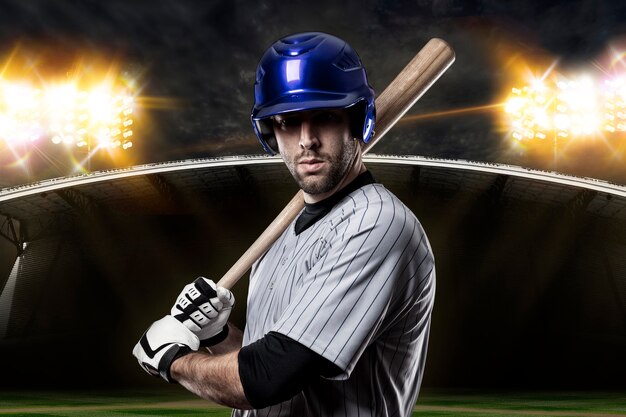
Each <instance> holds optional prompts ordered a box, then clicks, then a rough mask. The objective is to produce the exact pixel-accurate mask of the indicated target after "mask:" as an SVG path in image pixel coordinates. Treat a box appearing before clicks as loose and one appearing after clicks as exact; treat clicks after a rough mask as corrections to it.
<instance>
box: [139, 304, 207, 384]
mask: <svg viewBox="0 0 626 417" xmlns="http://www.w3.org/2000/svg"><path fill="white" fill-rule="evenodd" d="M199 347H200V340H198V336H196V335H195V334H193V332H191V331H189V329H188V328H187V327H185V326H183V325H182V324H181V323H180V321H178V320H176V319H175V318H174V317H172V316H170V315H167V316H165V317H163V318H162V319H160V320H157V321H155V322H154V323H152V326H150V327H149V328H148V330H146V332H145V333H144V334H143V336H141V339H139V342H137V344H136V345H135V348H134V349H133V355H135V357H136V358H137V361H139V365H141V367H142V368H143V369H144V370H145V371H146V372H147V373H149V374H150V375H153V376H156V377H159V376H160V377H162V378H163V379H165V380H166V381H167V382H175V381H174V380H173V379H172V376H171V375H170V367H171V366H172V362H174V360H175V359H178V358H180V357H181V356H184V355H186V354H188V353H191V352H192V351H195V350H198V348H199Z"/></svg>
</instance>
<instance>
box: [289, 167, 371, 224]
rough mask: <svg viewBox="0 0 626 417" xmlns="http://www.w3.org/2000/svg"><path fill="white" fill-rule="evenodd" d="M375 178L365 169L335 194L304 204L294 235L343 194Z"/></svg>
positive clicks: (330, 207)
mask: <svg viewBox="0 0 626 417" xmlns="http://www.w3.org/2000/svg"><path fill="white" fill-rule="evenodd" d="M375 182H376V180H375V179H374V176H373V175H372V174H371V173H370V172H369V171H365V172H363V173H361V174H359V175H358V176H357V177H356V178H355V179H354V180H353V181H352V182H351V183H350V184H348V185H346V186H345V187H343V188H342V189H341V190H339V191H337V192H336V193H335V194H333V195H331V196H330V197H328V198H325V199H324V200H322V201H318V202H317V203H311V204H307V203H305V204H304V210H303V211H302V214H300V216H299V217H298V219H297V220H296V227H295V232H296V235H299V234H300V233H302V232H304V231H305V230H306V229H308V228H309V227H311V226H313V225H314V224H315V223H316V222H317V221H318V220H319V219H321V218H322V217H324V216H325V215H327V214H328V213H329V212H330V210H332V208H333V207H335V205H336V204H337V203H338V202H339V201H341V200H342V199H343V198H344V197H345V196H347V195H348V194H350V193H351V192H353V191H355V190H358V189H359V188H361V187H363V186H364V185H368V184H373V183H375Z"/></svg>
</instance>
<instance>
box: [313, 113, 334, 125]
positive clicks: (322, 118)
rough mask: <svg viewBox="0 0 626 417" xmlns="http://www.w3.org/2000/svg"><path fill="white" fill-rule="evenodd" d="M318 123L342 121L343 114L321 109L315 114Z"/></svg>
mask: <svg viewBox="0 0 626 417" xmlns="http://www.w3.org/2000/svg"><path fill="white" fill-rule="evenodd" d="M314 119H315V122H316V123H320V124H322V123H328V124H332V123H337V122H339V121H341V116H340V115H339V114H337V113H335V112H333V111H321V112H319V113H317V114H316V115H315V118H314Z"/></svg>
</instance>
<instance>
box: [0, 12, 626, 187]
mask: <svg viewBox="0 0 626 417" xmlns="http://www.w3.org/2000/svg"><path fill="white" fill-rule="evenodd" d="M625 22H626V5H624V3H623V2H619V1H607V0H576V1H555V0H547V1H517V2H501V1H496V0H472V1H458V0H398V1H389V0H365V1H342V2H336V1H330V0H321V1H315V2H311V1H297V0H296V1H289V2H284V1H268V0H264V1H255V2H247V1H241V0H239V1H216V0H213V1H203V2H200V1H188V0H187V1H162V0H156V1H123V0H111V1H105V2H99V1H68V0H61V1H53V2H52V1H26V2H25V1H18V0H2V1H0V59H2V58H4V65H3V66H2V68H3V76H4V77H5V78H6V79H15V78H20V77H23V76H32V75H33V74H34V73H37V74H39V75H40V76H41V77H43V78H45V79H62V78H63V77H64V76H65V75H66V74H67V73H68V71H69V70H70V69H71V68H72V65H74V63H75V62H77V61H80V60H82V61H83V62H99V63H100V64H103V63H104V64H108V63H111V62H115V63H117V65H118V68H117V69H118V70H119V72H120V74H121V75H122V76H123V77H127V78H133V79H136V80H137V82H138V84H139V85H140V87H141V88H140V89H139V90H138V94H139V95H140V96H142V97H144V98H151V99H152V100H144V101H143V102H142V103H141V104H142V105H143V107H142V108H141V109H140V112H139V114H138V115H137V117H138V118H139V123H137V124H136V128H135V133H136V135H135V136H134V138H133V139H134V142H135V147H134V148H132V149H131V150H130V151H129V152H126V153H125V154H124V155H125V156H124V157H123V158H119V157H115V158H112V157H110V156H108V155H106V154H105V153H102V154H100V155H98V156H96V157H94V158H93V160H92V164H91V169H104V168H110V167H114V166H119V165H134V164H139V163H147V162H159V161H168V160H174V159H176V160H178V159H187V158H192V157H198V156H220V155H232V154H249V153H261V152H262V151H261V148H260V147H259V146H258V144H257V143H256V140H255V137H254V135H253V133H252V130H251V127H250V124H249V119H248V118H249V112H250V109H251V107H252V84H253V82H254V71H255V68H256V64H257V62H258V59H259V58H260V56H261V54H262V53H263V51H264V50H265V49H266V48H267V47H268V46H269V45H270V44H271V43H272V42H274V41H275V40H276V39H278V38H280V37H282V36H284V35H286V34H290V33H294V32H300V31H311V30H315V31H326V32H329V33H332V34H335V35H337V36H340V37H343V38H345V39H346V40H347V41H348V42H349V43H351V44H352V45H353V46H354V47H355V48H356V50H357V51H358V52H359V54H360V55H361V58H362V60H363V61H364V63H365V65H366V68H367V69H368V74H369V77H370V83H371V84H372V86H373V87H374V88H375V89H376V90H377V91H378V92H381V91H382V90H383V89H384V88H385V87H386V86H387V85H388V84H389V82H391V80H392V79H393V78H394V76H395V75H396V74H397V73H398V72H399V71H400V70H401V69H402V68H403V66H404V65H405V64H406V63H407V62H408V61H409V60H410V58H412V57H413V55H414V54H415V53H417V51H419V49H420V48H421V47H422V46H423V45H424V44H425V43H426V42H427V40H428V39H430V38H432V37H441V38H443V39H445V40H446V41H448V42H449V43H450V44H451V45H452V46H453V47H454V49H455V50H456V53H457V60H456V63H455V64H454V65H453V67H452V68H451V69H450V70H449V71H448V73H447V74H446V75H445V76H444V77H443V78H442V79H441V81H440V82H439V83H438V84H437V85H436V86H435V88H433V89H432V91H430V92H429V93H427V94H426V96H425V97H423V98H422V100H421V102H420V103H418V104H417V105H416V106H415V107H414V108H413V110H412V111H411V113H413V114H423V113H431V112H438V111H447V110H454V109H467V108H470V107H474V106H484V105H490V104H495V103H500V102H502V101H503V100H504V98H505V97H506V95H507V94H508V92H510V88H511V87H512V86H520V83H525V82H527V80H522V79H520V69H521V68H523V67H524V65H525V64H527V65H529V66H530V68H531V69H532V71H533V72H534V73H535V75H536V76H540V75H541V74H542V73H543V72H544V71H545V70H546V69H547V68H548V67H549V66H550V65H551V64H553V63H554V62H555V61H558V65H557V67H556V69H555V71H562V72H563V73H565V74H575V73H577V72H580V71H587V72H592V73H594V74H596V75H597V74H599V73H600V74H601V73H602V71H603V70H604V71H607V69H608V68H609V62H608V61H609V60H610V57H608V55H609V51H611V50H613V51H614V52H615V53H619V52H620V51H621V49H620V45H621V41H622V38H623V35H624V33H626V23H625ZM10 56H12V60H9V57H10ZM618 68H621V67H618ZM572 76H573V75H572ZM155 98H156V99H157V100H154V99H155ZM501 115H502V111H501V109H495V110H494V109H491V110H483V111H473V112H468V113H461V114H457V115H455V116H439V117H431V118H427V119H421V120H417V121H413V122H405V123H401V124H400V126H398V127H397V128H396V129H394V130H393V131H392V132H391V133H390V134H389V136H388V138H386V139H385V141H383V142H381V144H379V145H377V148H376V149H375V152H377V153H386V154H413V155H423V156H431V157H439V158H460V159H468V160H476V161H488V162H501V163H508V164H515V165H523V166H529V167H534V168H538V169H550V170H552V169H556V170H559V171H562V172H566V173H569V174H573V175H579V176H590V177H595V178H602V179H606V180H610V181H613V182H617V183H622V184H623V183H626V169H625V168H624V165H625V164H624V163H623V151H624V146H625V145H624V142H625V139H624V137H623V135H617V137H615V135H614V136H613V137H612V138H611V139H610V140H609V142H610V143H608V144H606V143H604V142H603V141H602V140H598V141H594V142H592V143H591V144H584V145H583V144H575V145H570V146H565V144H560V145H561V146H560V148H562V149H561V150H560V151H559V153H560V155H559V156H558V157H557V161H556V163H555V161H554V157H553V156H551V152H552V148H553V147H552V146H551V145H550V144H548V145H546V146H529V147H528V148H526V149H520V148H519V147H514V146H512V142H513V141H512V140H511V138H510V136H509V135H508V131H507V130H506V128H505V127H504V126H503V121H502V118H501ZM1 146H2V145H0V147H1ZM75 157H76V156H75ZM13 159H14V158H13V157H12V155H11V154H10V152H7V151H6V149H2V150H0V185H4V186H7V185H11V184H19V183H24V182H31V181H34V180H38V179H42V178H49V177H57V176H65V175H68V174H71V173H72V172H73V165H72V164H71V160H72V159H71V158H69V157H68V156H67V154H66V151H65V150H64V149H63V147H58V146H57V147H55V146H53V145H51V144H48V143H46V142H45V141H44V142H41V143H40V144H39V145H38V146H37V148H36V149H33V150H31V152H30V157H29V158H28V161H27V163H26V164H25V165H15V164H11V163H12V162H13Z"/></svg>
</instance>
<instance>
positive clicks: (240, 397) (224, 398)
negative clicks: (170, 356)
mask: <svg viewBox="0 0 626 417" xmlns="http://www.w3.org/2000/svg"><path fill="white" fill-rule="evenodd" d="M238 355H239V350H238V349H237V350H236V351H233V352H230V353H227V354H223V355H210V354H208V353H201V352H194V353H191V354H188V355H185V356H183V357H181V358H179V359H177V360H175V361H174V362H173V363H172V367H171V369H170V371H171V375H172V378H173V379H175V380H176V381H178V383H179V384H180V385H182V386H183V387H185V388H186V389H188V390H189V391H191V392H193V393H194V394H196V395H198V396H200V397H202V398H204V399H206V400H210V401H213V402H216V403H218V404H222V405H225V406H228V407H233V408H239V409H251V408H252V407H251V406H250V404H249V403H248V400H247V399H246V396H245V394H244V391H243V386H242V385H241V380H240V378H239V363H238Z"/></svg>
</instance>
